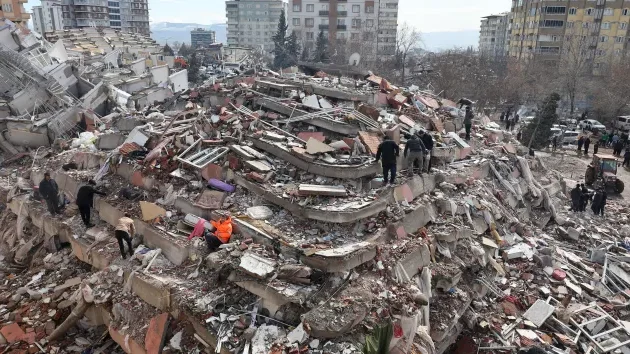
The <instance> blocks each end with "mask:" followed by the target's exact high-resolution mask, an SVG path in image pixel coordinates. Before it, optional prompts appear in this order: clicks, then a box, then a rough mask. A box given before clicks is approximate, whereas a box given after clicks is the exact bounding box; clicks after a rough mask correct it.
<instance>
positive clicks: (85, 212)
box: [77, 179, 107, 229]
mask: <svg viewBox="0 0 630 354" xmlns="http://www.w3.org/2000/svg"><path fill="white" fill-rule="evenodd" d="M94 186H96V182H94V180H92V179H91V180H89V181H88V184H86V185H85V186H82V187H81V188H79V191H78V192H77V206H78V207H79V213H80V214H81V219H82V220H83V223H84V224H85V227H87V228H88V229H89V228H90V227H93V226H94V224H91V223H90V209H91V208H92V206H93V205H94V194H98V195H102V196H105V195H107V194H106V193H104V192H100V191H97V190H96V188H94Z"/></svg>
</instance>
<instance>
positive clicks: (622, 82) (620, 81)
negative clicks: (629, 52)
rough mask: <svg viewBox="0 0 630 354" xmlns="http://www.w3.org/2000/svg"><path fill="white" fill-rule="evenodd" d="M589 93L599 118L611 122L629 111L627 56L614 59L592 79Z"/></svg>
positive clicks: (629, 94) (629, 90) (604, 121)
mask: <svg viewBox="0 0 630 354" xmlns="http://www.w3.org/2000/svg"><path fill="white" fill-rule="evenodd" d="M589 95H590V96H591V97H592V101H593V110H594V112H595V115H596V116H597V119H598V120H600V121H601V122H603V123H606V122H611V121H612V120H614V119H615V118H616V117H617V116H620V115H622V114H625V113H627V112H628V111H629V110H628V105H630V62H629V61H628V59H627V58H623V59H621V60H618V61H614V62H612V63H611V64H610V66H609V68H608V69H607V70H606V71H604V72H603V73H602V75H600V76H598V77H597V78H595V79H594V80H593V81H592V85H591V86H590V90H589Z"/></svg>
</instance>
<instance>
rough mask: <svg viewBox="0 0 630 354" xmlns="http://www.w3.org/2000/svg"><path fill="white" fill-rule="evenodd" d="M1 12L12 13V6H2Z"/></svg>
mask: <svg viewBox="0 0 630 354" xmlns="http://www.w3.org/2000/svg"><path fill="white" fill-rule="evenodd" d="M2 11H4V12H13V5H11V4H3V5H2Z"/></svg>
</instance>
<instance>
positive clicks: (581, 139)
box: [577, 136, 584, 156]
mask: <svg viewBox="0 0 630 354" xmlns="http://www.w3.org/2000/svg"><path fill="white" fill-rule="evenodd" d="M582 145H584V137H583V136H581V137H580V138H579V139H578V150H577V151H578V156H579V155H580V154H582Z"/></svg>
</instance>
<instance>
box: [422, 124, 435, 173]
mask: <svg viewBox="0 0 630 354" xmlns="http://www.w3.org/2000/svg"><path fill="white" fill-rule="evenodd" d="M420 139H421V140H422V143H423V144H424V147H425V148H426V149H427V153H426V154H425V156H424V170H425V171H426V172H427V173H429V172H431V153H432V152H433V136H431V134H430V133H427V132H425V131H424V130H421V131H420Z"/></svg>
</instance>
